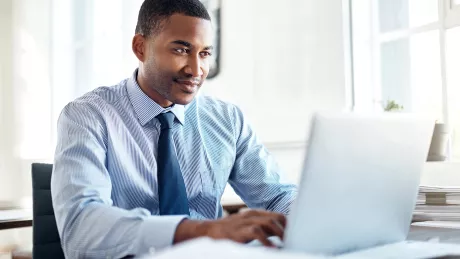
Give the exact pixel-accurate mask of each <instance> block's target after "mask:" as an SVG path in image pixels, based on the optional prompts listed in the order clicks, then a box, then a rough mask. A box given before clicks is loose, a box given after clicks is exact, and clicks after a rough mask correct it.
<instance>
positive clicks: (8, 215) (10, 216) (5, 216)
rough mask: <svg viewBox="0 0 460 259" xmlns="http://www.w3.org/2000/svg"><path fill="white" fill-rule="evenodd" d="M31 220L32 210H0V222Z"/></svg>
mask: <svg viewBox="0 0 460 259" xmlns="http://www.w3.org/2000/svg"><path fill="white" fill-rule="evenodd" d="M31 218H32V210H0V221H5V220H17V219H31Z"/></svg>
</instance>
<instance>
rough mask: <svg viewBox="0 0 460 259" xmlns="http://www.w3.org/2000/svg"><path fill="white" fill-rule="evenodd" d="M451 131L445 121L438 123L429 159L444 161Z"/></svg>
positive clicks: (432, 138) (432, 139)
mask: <svg viewBox="0 0 460 259" xmlns="http://www.w3.org/2000/svg"><path fill="white" fill-rule="evenodd" d="M449 133H450V131H449V129H448V127H447V125H445V124H444V123H436V125H435V127H434V131H433V136H432V137H431V145H430V150H429V152H428V158H427V161H444V160H446V158H447V145H448V143H449V136H450V134H449Z"/></svg>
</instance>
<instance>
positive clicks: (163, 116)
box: [157, 112, 175, 130]
mask: <svg viewBox="0 0 460 259" xmlns="http://www.w3.org/2000/svg"><path fill="white" fill-rule="evenodd" d="M174 117H175V116H174V114H173V113H172V112H165V113H160V114H158V116H157V119H158V120H159V121H160V123H161V130H164V129H172V126H173V123H174Z"/></svg>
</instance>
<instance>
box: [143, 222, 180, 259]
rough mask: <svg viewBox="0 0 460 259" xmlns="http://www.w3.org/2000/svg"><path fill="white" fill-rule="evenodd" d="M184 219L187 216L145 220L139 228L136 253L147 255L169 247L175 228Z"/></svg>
mask: <svg viewBox="0 0 460 259" xmlns="http://www.w3.org/2000/svg"><path fill="white" fill-rule="evenodd" d="M186 218H187V215H178V216H152V217H148V218H146V219H145V220H144V221H143V222H142V224H141V226H140V233H139V243H138V244H139V247H138V249H137V250H136V251H139V252H141V253H149V252H152V251H155V250H156V249H162V248H165V247H168V246H171V245H172V243H173V241H174V240H173V239H174V234H175V233H176V228H177V226H178V225H179V223H181V222H182V221H183V220H184V219H186Z"/></svg>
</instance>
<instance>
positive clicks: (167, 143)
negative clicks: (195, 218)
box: [157, 112, 190, 215]
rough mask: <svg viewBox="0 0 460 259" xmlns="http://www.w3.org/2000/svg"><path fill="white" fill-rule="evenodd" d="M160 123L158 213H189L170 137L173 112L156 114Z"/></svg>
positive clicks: (182, 181)
mask: <svg viewBox="0 0 460 259" xmlns="http://www.w3.org/2000/svg"><path fill="white" fill-rule="evenodd" d="M157 119H158V120H159V121H160V123H161V133H160V138H159V139H158V161H157V165H158V175H157V178H158V195H159V197H160V199H159V200H160V215H184V214H186V215H190V210H189V207H188V199H187V192H186V190H185V184H184V178H183V177H182V173H181V171H180V167H179V162H178V161H177V155H176V151H175V149H174V145H173V139H172V126H173V123H174V114H173V113H171V112H167V113H161V114H160V115H158V116H157Z"/></svg>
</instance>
